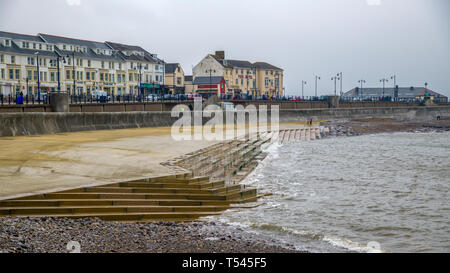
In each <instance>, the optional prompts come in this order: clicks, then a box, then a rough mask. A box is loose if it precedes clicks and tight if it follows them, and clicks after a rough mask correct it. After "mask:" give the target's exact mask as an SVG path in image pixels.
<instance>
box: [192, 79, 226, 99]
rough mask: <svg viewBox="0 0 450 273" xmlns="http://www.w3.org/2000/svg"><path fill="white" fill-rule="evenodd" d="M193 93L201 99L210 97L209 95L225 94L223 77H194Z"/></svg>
mask: <svg viewBox="0 0 450 273" xmlns="http://www.w3.org/2000/svg"><path fill="white" fill-rule="evenodd" d="M194 92H195V93H196V94H199V95H202V97H210V96H211V95H220V94H225V93H226V83H225V79H224V77H221V76H211V77H205V76H200V77H195V79H194Z"/></svg>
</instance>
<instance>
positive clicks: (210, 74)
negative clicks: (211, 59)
mask: <svg viewBox="0 0 450 273" xmlns="http://www.w3.org/2000/svg"><path fill="white" fill-rule="evenodd" d="M212 72H214V73H216V70H213V69H211V68H210V69H208V70H206V73H209V88H211V90H212ZM206 97H207V98H208V97H209V95H208V94H207V95H206Z"/></svg>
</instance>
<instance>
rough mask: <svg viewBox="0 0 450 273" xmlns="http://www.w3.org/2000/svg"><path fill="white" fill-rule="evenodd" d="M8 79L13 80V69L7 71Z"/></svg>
mask: <svg viewBox="0 0 450 273" xmlns="http://www.w3.org/2000/svg"><path fill="white" fill-rule="evenodd" d="M9 79H10V80H14V69H10V70H9Z"/></svg>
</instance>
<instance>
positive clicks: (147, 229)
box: [0, 217, 306, 253]
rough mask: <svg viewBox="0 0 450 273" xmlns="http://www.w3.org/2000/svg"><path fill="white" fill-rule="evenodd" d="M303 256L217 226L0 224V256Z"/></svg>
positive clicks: (64, 221) (83, 221)
mask: <svg viewBox="0 0 450 273" xmlns="http://www.w3.org/2000/svg"><path fill="white" fill-rule="evenodd" d="M71 241H76V242H78V243H79V244H80V247H81V249H80V251H81V252H82V253H306V252H305V251H299V250H296V249H295V248H294V246H293V245H291V244H285V243H283V242H281V241H280V240H277V239H274V238H269V237H268V236H262V235H259V234H258V235H256V234H253V233H251V232H248V231H245V230H243V229H242V228H240V227H234V226H231V225H228V224H225V223H221V222H219V221H198V222H185V223H183V222H180V223H178V222H147V223H127V222H109V221H108V222H106V221H102V220H99V219H97V218H80V219H69V218H55V217H5V218H0V253H68V252H70V251H69V250H68V249H67V244H68V243H69V242H71Z"/></svg>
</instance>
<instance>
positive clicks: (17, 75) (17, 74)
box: [16, 69, 20, 80]
mask: <svg viewBox="0 0 450 273" xmlns="http://www.w3.org/2000/svg"><path fill="white" fill-rule="evenodd" d="M18 79H20V70H19V69H16V80H18Z"/></svg>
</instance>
